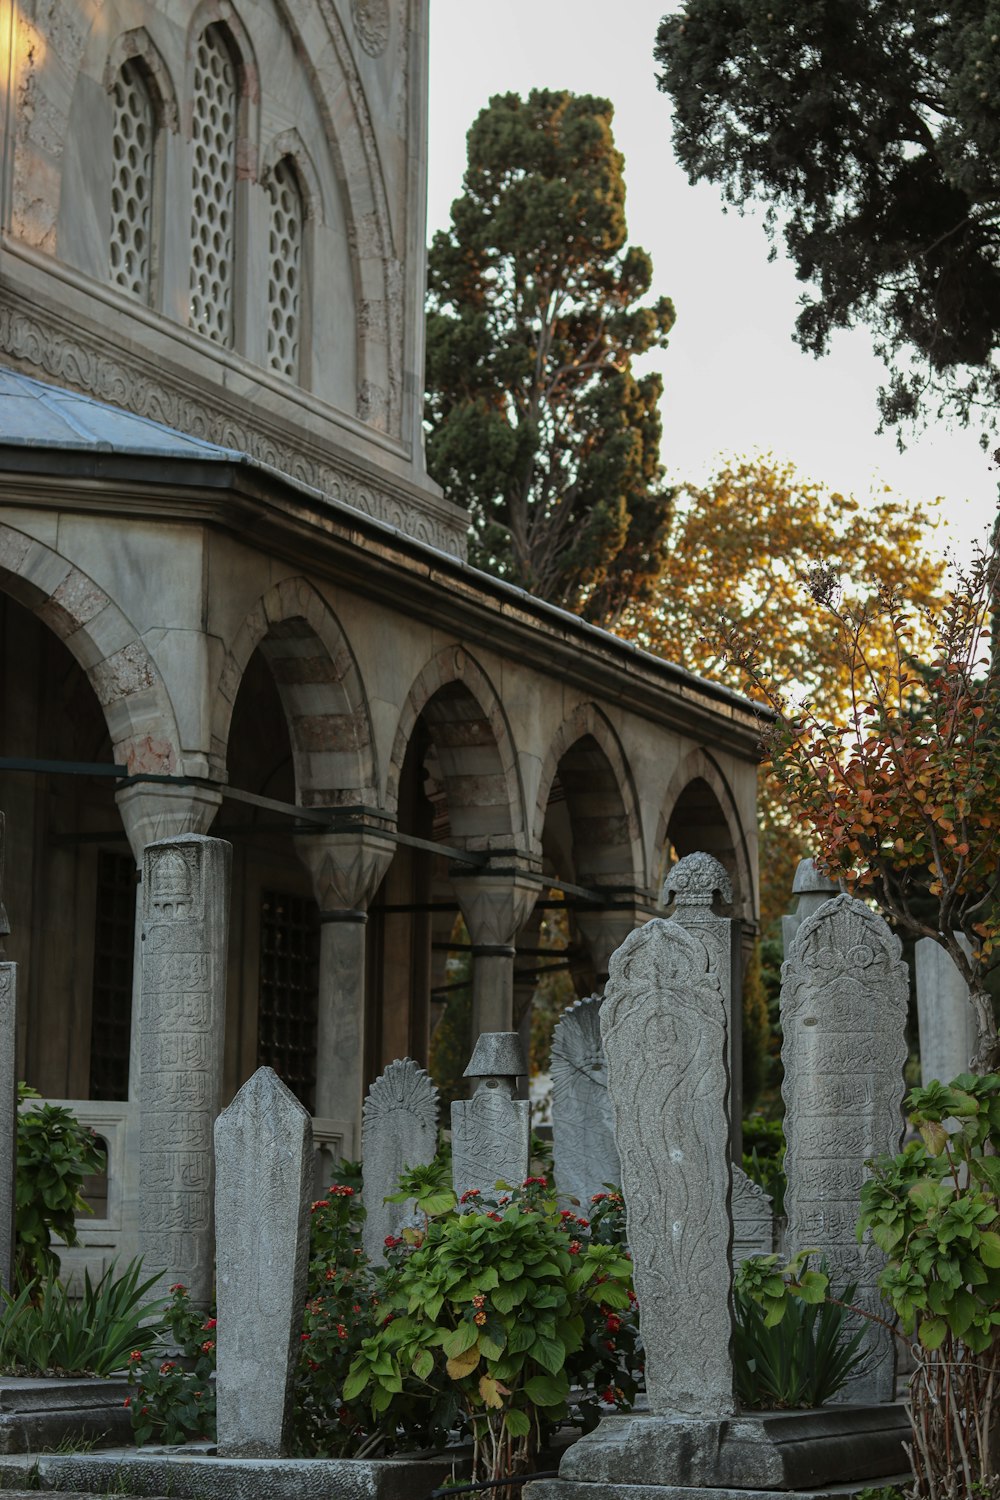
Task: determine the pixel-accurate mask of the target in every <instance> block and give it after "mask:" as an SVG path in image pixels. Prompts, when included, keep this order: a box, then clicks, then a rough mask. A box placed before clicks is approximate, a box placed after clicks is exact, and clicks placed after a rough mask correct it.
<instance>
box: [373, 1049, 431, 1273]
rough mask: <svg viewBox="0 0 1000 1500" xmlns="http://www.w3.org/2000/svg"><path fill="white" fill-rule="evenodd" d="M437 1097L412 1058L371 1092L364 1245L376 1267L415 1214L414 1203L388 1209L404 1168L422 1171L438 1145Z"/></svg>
mask: <svg viewBox="0 0 1000 1500" xmlns="http://www.w3.org/2000/svg"><path fill="white" fill-rule="evenodd" d="M437 1116H438V1093H437V1089H436V1088H435V1087H434V1085H433V1083H431V1080H430V1078H429V1077H428V1076H427V1074H426V1073H425V1072H424V1070H423V1068H420V1067H418V1066H417V1064H416V1063H415V1062H414V1061H413V1059H412V1058H409V1057H404V1058H402V1059H399V1060H397V1061H396V1062H391V1063H390V1064H389V1066H388V1067H387V1068H386V1070H385V1072H384V1073H382V1075H381V1076H380V1077H379V1078H376V1080H375V1082H374V1083H373V1084H372V1086H371V1088H370V1089H369V1090H368V1097H367V1098H366V1099H365V1103H364V1113H363V1117H362V1124H361V1155H362V1163H363V1169H364V1205H365V1222H364V1230H363V1233H362V1243H363V1244H364V1248H365V1254H366V1255H367V1256H368V1259H369V1260H370V1261H371V1262H372V1264H373V1265H381V1264H382V1263H383V1262H384V1261H385V1241H386V1236H387V1235H390V1234H391V1235H397V1234H398V1233H399V1231H400V1229H401V1228H402V1227H403V1225H404V1224H406V1223H407V1222H408V1221H409V1219H410V1218H411V1217H412V1214H413V1208H414V1205H413V1200H412V1199H409V1200H408V1201H407V1202H406V1203H386V1202H385V1201H384V1200H385V1198H386V1196H387V1195H388V1194H389V1193H394V1192H395V1191H396V1189H397V1187H398V1185H399V1175H400V1173H401V1172H402V1171H403V1169H404V1167H422V1166H425V1165H426V1164H427V1163H428V1162H429V1161H431V1160H432V1159H433V1156H434V1150H435V1147H436V1145H437Z"/></svg>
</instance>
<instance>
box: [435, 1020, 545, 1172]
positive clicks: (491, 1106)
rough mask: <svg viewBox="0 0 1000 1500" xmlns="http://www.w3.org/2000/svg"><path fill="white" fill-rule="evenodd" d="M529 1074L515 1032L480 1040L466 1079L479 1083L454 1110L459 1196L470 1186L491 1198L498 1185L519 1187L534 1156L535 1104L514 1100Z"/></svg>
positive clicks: (453, 1153)
mask: <svg viewBox="0 0 1000 1500" xmlns="http://www.w3.org/2000/svg"><path fill="white" fill-rule="evenodd" d="M527 1071H528V1065H527V1062H526V1061H525V1057H524V1048H523V1046H522V1043H521V1038H520V1037H519V1036H518V1034H517V1032H516V1031H484V1032H483V1033H482V1034H481V1035H480V1037H479V1038H478V1039H477V1041H476V1045H475V1047H474V1049H473V1053H472V1058H471V1059H470V1062H469V1066H468V1067H467V1068H466V1070H465V1075H464V1076H465V1077H466V1078H474V1079H476V1089H475V1093H474V1094H473V1095H472V1098H471V1099H456V1100H455V1102H454V1104H453V1105H452V1106H451V1160H452V1183H453V1186H454V1189H455V1192H456V1194H457V1196H458V1197H459V1198H461V1196H462V1194H463V1193H466V1192H468V1191H469V1190H470V1188H478V1190H479V1191H480V1192H481V1193H482V1194H483V1195H484V1197H486V1196H489V1197H492V1195H493V1190H494V1187H495V1185H496V1183H497V1182H506V1183H508V1184H509V1185H510V1186H511V1187H520V1185H521V1183H522V1182H523V1181H524V1179H525V1177H526V1176H527V1175H528V1164H529V1160H530V1155H531V1105H530V1104H529V1103H528V1101H527V1099H515V1098H514V1088H515V1085H516V1083H517V1080H518V1078H519V1077H522V1076H523V1075H524V1074H525V1073H526V1072H527Z"/></svg>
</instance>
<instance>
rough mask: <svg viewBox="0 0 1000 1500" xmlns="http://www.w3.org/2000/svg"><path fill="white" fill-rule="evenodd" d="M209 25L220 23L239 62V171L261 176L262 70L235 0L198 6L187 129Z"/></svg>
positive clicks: (203, 1)
mask: <svg viewBox="0 0 1000 1500" xmlns="http://www.w3.org/2000/svg"><path fill="white" fill-rule="evenodd" d="M209 26H218V27H219V28H220V29H221V30H222V32H223V33H224V34H225V38H226V43H227V45H228V46H229V49H230V51H231V52H232V54H233V61H234V63H235V64H236V76H237V89H238V100H239V105H238V118H237V134H236V162H237V175H238V176H239V177H248V178H249V179H250V181H251V182H255V181H256V179H257V157H258V152H259V129H260V72H259V70H258V67H257V57H256V54H255V52H254V46H253V42H252V41H251V39H250V33H249V32H248V30H247V28H246V27H245V26H244V24H243V21H242V19H241V18H240V13H239V11H238V10H237V9H236V7H235V6H234V5H233V3H232V0H200V4H199V5H197V6H195V9H194V11H193V12H192V15H191V19H190V21H189V23H188V29H187V45H186V48H185V62H184V67H185V80H184V116H183V118H184V133H185V135H187V136H190V134H191V124H192V115H193V110H194V76H195V52H196V49H197V46H198V41H199V39H200V37H201V35H202V33H203V32H204V31H206V30H207V28H208V27H209Z"/></svg>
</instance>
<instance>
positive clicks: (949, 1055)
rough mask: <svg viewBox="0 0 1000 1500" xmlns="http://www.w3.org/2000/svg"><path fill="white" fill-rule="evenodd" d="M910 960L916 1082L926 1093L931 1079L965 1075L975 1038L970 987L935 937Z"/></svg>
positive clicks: (919, 945)
mask: <svg viewBox="0 0 1000 1500" xmlns="http://www.w3.org/2000/svg"><path fill="white" fill-rule="evenodd" d="M958 941H959V942H960V943H961V944H962V946H963V947H964V948H965V949H966V951H968V948H969V942H968V939H967V938H965V937H963V936H961V935H958ZM914 960H915V965H914V966H915V968H916V980H917V1025H918V1026H919V1029H920V1078H921V1082H922V1083H923V1085H924V1087H925V1088H926V1086H927V1084H929V1083H930V1082H931V1080H932V1079H934V1078H936V1079H938V1081H939V1082H941V1083H950V1082H951V1080H952V1079H953V1078H957V1077H958V1075H959V1073H967V1072H968V1071H969V1063H970V1062H971V1060H972V1058H973V1056H974V1055H975V1051H976V1047H977V1046H978V1043H979V1036H978V1033H977V1031H976V1015H975V1011H974V1010H973V1009H972V1005H971V1003H970V1001H969V986H968V985H967V984H966V982H965V980H964V979H963V978H962V975H961V973H960V971H959V969H958V967H957V965H956V963H955V960H954V959H953V958H952V956H951V954H950V953H949V952H948V950H947V949H946V948H942V946H941V944H940V943H937V942H935V940H934V939H933V938H920V939H918V941H917V944H916V947H915V949H914Z"/></svg>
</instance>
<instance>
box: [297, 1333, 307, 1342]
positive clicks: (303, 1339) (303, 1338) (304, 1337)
mask: <svg viewBox="0 0 1000 1500" xmlns="http://www.w3.org/2000/svg"><path fill="white" fill-rule="evenodd" d="M299 1338H300V1341H301V1342H302V1343H303V1344H308V1342H309V1335H308V1333H303V1334H300V1335H299Z"/></svg>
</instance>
